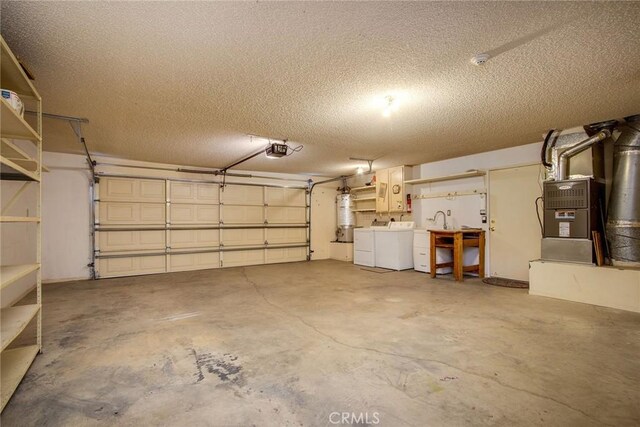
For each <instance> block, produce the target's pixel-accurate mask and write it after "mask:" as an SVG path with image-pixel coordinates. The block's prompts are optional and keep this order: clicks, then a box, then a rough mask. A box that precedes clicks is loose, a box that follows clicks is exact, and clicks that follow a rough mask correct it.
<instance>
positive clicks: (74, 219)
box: [42, 153, 91, 282]
mask: <svg viewBox="0 0 640 427" xmlns="http://www.w3.org/2000/svg"><path fill="white" fill-rule="evenodd" d="M43 157H44V164H45V165H47V167H48V168H49V169H50V170H51V172H48V173H46V174H45V175H44V179H43V181H42V280H43V281H45V282H47V281H49V282H50V281H57V280H75V279H86V278H88V277H89V267H88V264H89V263H90V262H91V246H90V245H91V241H90V236H89V233H90V230H91V228H90V223H91V210H90V206H91V205H90V203H89V200H90V195H89V188H90V184H91V174H90V172H89V169H88V166H87V162H86V160H85V158H84V157H83V156H76V155H69V154H61V153H43Z"/></svg>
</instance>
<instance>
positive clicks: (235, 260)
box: [222, 249, 264, 267]
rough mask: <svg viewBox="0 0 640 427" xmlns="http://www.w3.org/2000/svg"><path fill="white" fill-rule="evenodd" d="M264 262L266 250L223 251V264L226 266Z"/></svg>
mask: <svg viewBox="0 0 640 427" xmlns="http://www.w3.org/2000/svg"><path fill="white" fill-rule="evenodd" d="M258 264H264V250H263V249H258V250H253V251H230V252H223V253H222V265H223V266H224V267H237V266H243V265H258Z"/></svg>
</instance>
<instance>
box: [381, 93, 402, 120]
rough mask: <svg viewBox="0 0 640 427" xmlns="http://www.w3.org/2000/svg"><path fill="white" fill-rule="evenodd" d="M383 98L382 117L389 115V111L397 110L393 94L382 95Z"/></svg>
mask: <svg viewBox="0 0 640 427" xmlns="http://www.w3.org/2000/svg"><path fill="white" fill-rule="evenodd" d="M384 100H385V103H386V105H385V107H384V110H383V111H382V116H383V117H389V116H391V113H393V112H395V111H398V103H397V102H396V99H395V98H394V97H393V96H391V95H387V96H385V97H384Z"/></svg>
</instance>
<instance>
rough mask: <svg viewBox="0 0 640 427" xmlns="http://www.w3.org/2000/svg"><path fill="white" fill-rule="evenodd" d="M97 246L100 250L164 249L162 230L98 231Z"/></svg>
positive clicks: (163, 233)
mask: <svg viewBox="0 0 640 427" xmlns="http://www.w3.org/2000/svg"><path fill="white" fill-rule="evenodd" d="M98 242H99V243H98V247H97V248H96V249H98V250H100V251H137V250H146V249H164V248H165V232H164V230H148V231H139V230H127V231H99V232H98Z"/></svg>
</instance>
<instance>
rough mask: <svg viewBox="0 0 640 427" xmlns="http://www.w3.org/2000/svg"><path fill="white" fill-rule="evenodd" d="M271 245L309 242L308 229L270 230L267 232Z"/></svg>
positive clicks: (267, 238)
mask: <svg viewBox="0 0 640 427" xmlns="http://www.w3.org/2000/svg"><path fill="white" fill-rule="evenodd" d="M266 240H267V242H269V244H281V243H304V242H306V241H307V229H306V228H269V229H267V230H266Z"/></svg>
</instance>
